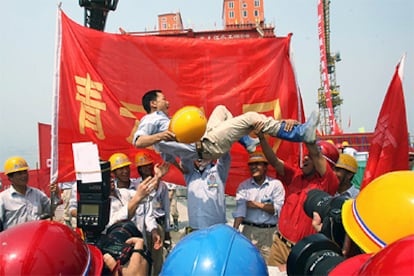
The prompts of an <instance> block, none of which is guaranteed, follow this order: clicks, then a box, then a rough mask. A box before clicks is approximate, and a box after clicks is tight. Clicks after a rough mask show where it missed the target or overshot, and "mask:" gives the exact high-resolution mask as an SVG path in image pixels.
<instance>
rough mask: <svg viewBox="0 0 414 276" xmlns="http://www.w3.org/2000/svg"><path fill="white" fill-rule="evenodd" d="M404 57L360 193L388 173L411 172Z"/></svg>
mask: <svg viewBox="0 0 414 276" xmlns="http://www.w3.org/2000/svg"><path fill="white" fill-rule="evenodd" d="M404 58H405V57H403V58H402V59H401V61H400V63H398V65H397V67H396V69H395V73H394V77H393V78H392V81H391V84H390V86H389V88H388V91H387V94H386V95H385V99H384V103H383V104H382V107H381V111H380V114H379V116H378V120H377V125H376V127H375V131H374V135H373V139H372V142H371V146H370V149H369V158H368V161H367V166H366V169H365V173H364V178H363V180H362V184H361V190H362V189H363V188H364V187H365V186H366V185H368V184H369V183H370V182H371V181H372V180H374V179H375V178H377V177H378V176H381V175H383V174H385V173H388V172H391V171H397V170H408V128H407V117H406V113H405V102H404V92H403V86H402V79H403V68H404Z"/></svg>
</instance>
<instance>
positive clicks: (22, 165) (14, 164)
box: [4, 156, 29, 175]
mask: <svg viewBox="0 0 414 276" xmlns="http://www.w3.org/2000/svg"><path fill="white" fill-rule="evenodd" d="M28 169H29V165H27V162H26V160H24V159H23V158H22V157H19V156H13V157H10V158H9V159H7V160H6V163H4V173H5V174H6V175H7V174H10V173H14V172H20V171H27V170H28Z"/></svg>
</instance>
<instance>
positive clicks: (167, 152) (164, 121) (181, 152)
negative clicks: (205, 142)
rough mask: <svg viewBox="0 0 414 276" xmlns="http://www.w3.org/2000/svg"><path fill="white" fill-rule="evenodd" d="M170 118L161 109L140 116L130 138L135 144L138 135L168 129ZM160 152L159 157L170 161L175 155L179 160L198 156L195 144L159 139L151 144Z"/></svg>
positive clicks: (151, 133) (192, 158) (193, 158)
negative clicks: (136, 127)
mask: <svg viewBox="0 0 414 276" xmlns="http://www.w3.org/2000/svg"><path fill="white" fill-rule="evenodd" d="M169 124H170V118H169V117H168V116H167V115H166V114H165V113H164V112H162V111H156V112H153V113H150V114H147V115H145V116H144V117H142V119H141V122H140V123H139V126H138V129H137V131H136V132H135V134H134V137H133V139H132V141H133V143H134V144H135V142H136V140H137V139H138V137H139V136H148V135H153V134H156V133H160V132H163V131H166V130H168V127H169ZM153 146H154V149H155V150H156V151H158V152H160V153H161V157H162V158H163V159H164V160H165V161H168V162H172V161H174V160H175V158H176V157H179V158H180V159H181V160H183V159H189V160H195V159H197V158H198V155H197V151H196V147H195V144H184V143H177V142H174V141H169V142H166V141H161V142H158V143H156V144H154V145H153Z"/></svg>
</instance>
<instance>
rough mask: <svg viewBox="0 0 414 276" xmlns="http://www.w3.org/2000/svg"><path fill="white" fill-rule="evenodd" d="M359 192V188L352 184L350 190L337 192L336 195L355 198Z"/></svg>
mask: <svg viewBox="0 0 414 276" xmlns="http://www.w3.org/2000/svg"><path fill="white" fill-rule="evenodd" d="M358 194H359V189H357V188H355V186H354V185H352V186H351V187H349V189H348V190H346V191H343V192H342V193H341V194H339V193H335V196H343V197H346V198H353V199H355V198H356V197H357V195H358Z"/></svg>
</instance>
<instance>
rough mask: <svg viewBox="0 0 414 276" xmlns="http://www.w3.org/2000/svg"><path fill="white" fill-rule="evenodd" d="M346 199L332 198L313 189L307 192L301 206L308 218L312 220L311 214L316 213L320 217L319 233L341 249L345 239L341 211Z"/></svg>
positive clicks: (340, 197) (341, 197)
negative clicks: (320, 226)
mask: <svg viewBox="0 0 414 276" xmlns="http://www.w3.org/2000/svg"><path fill="white" fill-rule="evenodd" d="M347 199H348V198H347V197H344V196H336V197H333V196H331V195H330V194H328V193H326V192H324V191H322V190H318V189H313V190H310V191H309V192H308V194H307V197H306V200H305V202H304V204H303V209H304V211H305V213H306V215H307V216H308V217H310V218H312V217H313V212H317V213H318V214H319V216H320V217H321V220H322V230H321V231H320V233H322V234H324V235H325V236H327V237H328V238H330V239H331V240H333V241H335V242H336V243H337V244H338V245H339V246H340V247H341V248H342V246H343V242H344V239H345V229H344V227H343V225H342V212H341V209H342V205H343V204H344V202H345V201H346V200H347Z"/></svg>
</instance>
